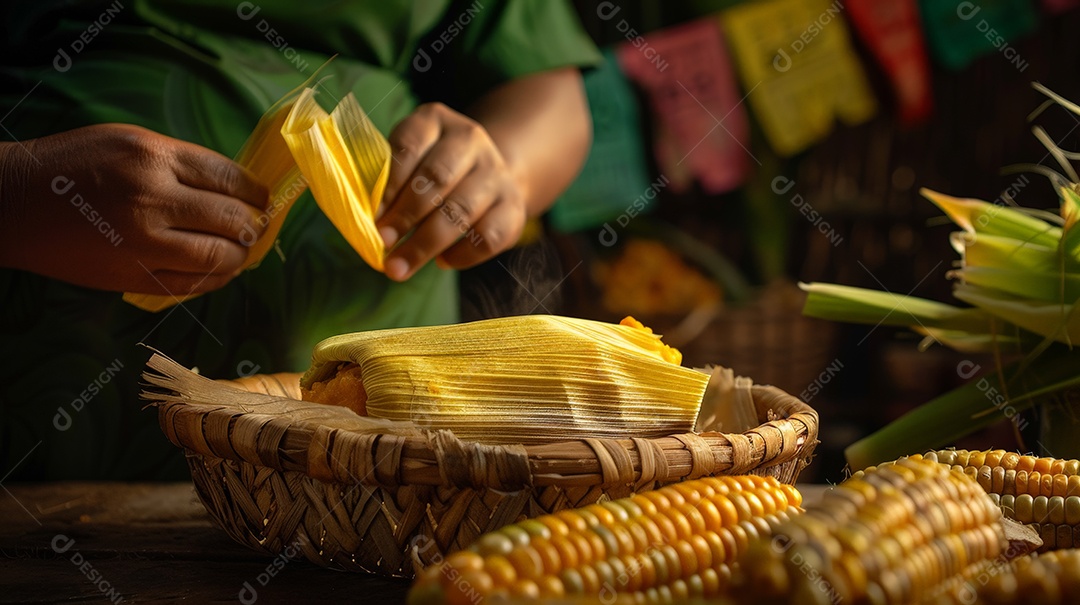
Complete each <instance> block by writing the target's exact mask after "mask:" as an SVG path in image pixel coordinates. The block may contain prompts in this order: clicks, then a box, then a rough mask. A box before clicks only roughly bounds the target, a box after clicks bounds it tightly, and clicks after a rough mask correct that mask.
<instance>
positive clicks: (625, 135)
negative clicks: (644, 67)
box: [548, 49, 655, 231]
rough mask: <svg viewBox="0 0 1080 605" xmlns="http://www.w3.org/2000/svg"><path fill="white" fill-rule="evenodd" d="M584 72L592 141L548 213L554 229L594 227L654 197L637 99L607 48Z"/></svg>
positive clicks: (639, 208)
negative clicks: (575, 173) (598, 61)
mask: <svg viewBox="0 0 1080 605" xmlns="http://www.w3.org/2000/svg"><path fill="white" fill-rule="evenodd" d="M603 54H604V62H603V63H602V64H600V65H599V66H597V67H596V68H595V69H593V70H591V71H588V72H586V73H585V93H586V94H587V95H588V97H589V107H590V110H591V112H592V121H593V144H592V150H591V151H590V152H589V158H588V160H587V161H586V162H585V166H584V168H582V170H581V174H580V175H578V177H577V180H575V181H574V182H573V184H571V185H570V187H569V188H568V189H567V190H566V192H565V193H563V195H562V197H561V198H559V200H558V202H556V203H555V206H554V207H553V208H552V209H551V212H550V213H549V214H548V217H549V219H550V220H551V225H552V227H554V228H555V229H558V230H559V231H577V230H581V229H589V228H592V227H598V226H600V225H601V224H603V223H604V222H606V221H611V220H618V218H619V217H621V216H622V215H624V214H626V213H628V212H633V214H634V215H637V214H638V213H639V212H642V211H644V210H646V209H647V208H648V207H649V206H650V205H651V203H652V201H653V199H652V198H654V197H655V195H652V196H651V197H650V196H648V195H646V194H647V193H652V192H653V188H652V187H650V185H649V177H648V166H647V165H646V163H645V143H644V141H643V140H642V136H641V123H640V112H639V109H638V102H637V98H636V97H635V96H634V91H633V89H632V88H631V87H630V83H629V82H627V80H626V78H625V77H624V76H623V74H622V72H621V71H619V65H618V62H617V61H616V60H615V53H614V51H613V50H612V49H606V50H604V53H603Z"/></svg>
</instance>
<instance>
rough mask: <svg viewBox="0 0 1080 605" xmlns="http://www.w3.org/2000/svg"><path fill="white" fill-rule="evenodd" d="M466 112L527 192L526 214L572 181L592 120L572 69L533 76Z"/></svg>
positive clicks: (542, 206) (550, 200)
mask: <svg viewBox="0 0 1080 605" xmlns="http://www.w3.org/2000/svg"><path fill="white" fill-rule="evenodd" d="M468 113H469V115H470V116H472V117H473V118H474V119H475V120H476V121H478V122H480V123H481V124H482V125H483V126H484V128H485V129H487V131H488V134H490V135H491V138H492V139H493V140H494V141H495V144H496V146H498V148H499V150H500V151H501V152H502V154H503V157H504V158H505V159H506V162H507V164H508V165H509V168H510V171H511V173H512V174H513V175H514V178H515V179H516V180H517V182H518V185H519V187H520V188H521V190H522V191H523V192H524V194H525V200H526V205H527V207H528V213H529V216H537V215H539V214H541V213H543V212H544V211H545V210H547V209H548V207H549V206H551V204H552V203H554V201H555V199H556V198H557V197H558V196H559V194H560V193H562V191H563V190H564V189H566V187H567V186H568V185H569V184H570V183H571V182H572V181H573V180H574V178H575V177H576V176H577V174H578V172H579V171H580V170H581V167H582V165H583V164H584V163H585V158H586V156H588V153H589V145H590V144H591V142H592V121H591V119H590V117H589V106H588V102H587V101H586V98H585V90H584V87H583V86H582V82H581V74H580V73H579V72H578V70H577V69H575V68H565V69H557V70H552V71H546V72H542V73H537V74H533V75H530V76H526V77H524V78H519V79H517V80H513V81H511V82H508V83H506V84H504V85H502V86H500V87H499V88H496V89H494V90H492V91H491V92H489V93H487V94H486V95H484V96H483V97H481V98H480V100H479V101H477V102H476V103H475V104H474V105H473V106H472V107H471V108H470V109H469V112H468Z"/></svg>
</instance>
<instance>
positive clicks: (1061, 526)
mask: <svg viewBox="0 0 1080 605" xmlns="http://www.w3.org/2000/svg"><path fill="white" fill-rule="evenodd" d="M923 457H924V458H926V459H927V460H937V461H938V462H941V463H943V464H948V465H951V466H952V467H953V468H956V469H959V470H961V471H963V472H964V473H965V474H967V475H968V476H970V477H973V478H974V479H975V480H977V481H978V482H979V485H981V486H982V487H983V489H985V490H986V492H987V493H989V494H990V497H991V498H992V499H993V501H994V503H995V504H997V505H998V506H1000V507H1001V511H1002V512H1003V513H1004V514H1005V516H1006V517H1008V518H1010V519H1013V520H1014V521H1017V522H1019V523H1023V524H1025V525H1031V526H1032V527H1033V528H1034V529H1035V530H1036V531H1037V532H1038V533H1039V537H1041V538H1042V541H1043V546H1042V550H1044V551H1046V550H1054V549H1058V548H1075V547H1078V546H1080V461H1077V460H1061V459H1058V458H1040V457H1036V456H1021V455H1020V454H1017V453H1015V452H1007V451H1005V450H989V451H967V450H943V451H938V452H930V453H928V454H926V455H925V456H923Z"/></svg>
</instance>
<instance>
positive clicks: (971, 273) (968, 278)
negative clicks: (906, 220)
mask: <svg viewBox="0 0 1080 605" xmlns="http://www.w3.org/2000/svg"><path fill="white" fill-rule="evenodd" d="M950 275H951V276H954V277H959V278H961V279H962V280H963V281H964V283H966V284H970V285H974V286H980V287H982V288H983V289H986V290H994V291H997V292H1003V293H1006V294H1012V295H1014V296H1016V297H1018V298H1021V299H1024V300H1027V301H1030V302H1031V304H1033V305H1038V304H1040V303H1057V304H1060V303H1061V302H1062V301H1074V300H1076V299H1077V298H1078V297H1080V273H1065V272H1061V271H1052V272H1048V271H1031V270H1024V269H1014V268H1012V267H964V268H963V269H958V270H956V271H952V272H950ZM961 300H962V299H961Z"/></svg>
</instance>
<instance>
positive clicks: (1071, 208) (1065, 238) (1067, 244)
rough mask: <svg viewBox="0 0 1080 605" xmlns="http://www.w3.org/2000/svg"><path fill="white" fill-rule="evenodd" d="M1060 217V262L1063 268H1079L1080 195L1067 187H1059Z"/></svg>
mask: <svg viewBox="0 0 1080 605" xmlns="http://www.w3.org/2000/svg"><path fill="white" fill-rule="evenodd" d="M1061 218H1063V219H1064V220H1065V230H1064V231H1065V233H1064V235H1062V236H1061V244H1060V246H1059V248H1058V250H1059V252H1060V254H1061V258H1060V264H1061V266H1063V267H1064V268H1065V270H1072V271H1076V270H1078V269H1080V226H1078V225H1077V221H1078V220H1080V195H1078V194H1077V193H1076V192H1075V191H1073V190H1072V189H1071V188H1069V187H1062V188H1061Z"/></svg>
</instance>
